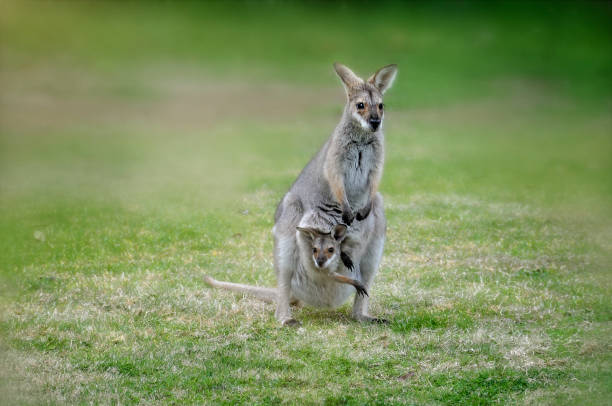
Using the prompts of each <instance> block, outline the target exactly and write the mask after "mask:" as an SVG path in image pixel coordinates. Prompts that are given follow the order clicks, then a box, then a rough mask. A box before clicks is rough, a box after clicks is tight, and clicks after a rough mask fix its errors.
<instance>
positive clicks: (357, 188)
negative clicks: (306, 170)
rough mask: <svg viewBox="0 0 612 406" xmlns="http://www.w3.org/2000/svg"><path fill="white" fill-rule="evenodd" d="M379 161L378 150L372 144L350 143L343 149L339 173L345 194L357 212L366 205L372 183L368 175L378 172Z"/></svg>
mask: <svg viewBox="0 0 612 406" xmlns="http://www.w3.org/2000/svg"><path fill="white" fill-rule="evenodd" d="M380 160H381V157H380V148H378V147H377V146H376V145H375V144H374V143H373V142H370V143H366V144H358V143H350V144H348V145H347V146H346V147H345V148H344V151H343V159H342V160H341V162H342V163H341V165H340V171H341V172H342V177H343V180H344V189H345V193H346V196H347V199H348V201H349V204H350V205H351V207H352V208H353V210H358V209H360V208H361V207H363V206H364V205H365V204H366V203H367V201H368V197H369V195H370V188H371V181H372V177H371V176H370V174H371V172H373V171H378V170H379V164H378V163H379V162H380Z"/></svg>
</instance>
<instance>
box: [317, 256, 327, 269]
mask: <svg viewBox="0 0 612 406" xmlns="http://www.w3.org/2000/svg"><path fill="white" fill-rule="evenodd" d="M324 264H325V258H317V266H318V267H319V268H321V267H322V266H323V265H324Z"/></svg>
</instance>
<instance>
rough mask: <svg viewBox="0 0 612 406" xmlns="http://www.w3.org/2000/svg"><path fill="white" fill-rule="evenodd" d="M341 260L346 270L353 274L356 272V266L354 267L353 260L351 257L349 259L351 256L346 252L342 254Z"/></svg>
mask: <svg viewBox="0 0 612 406" xmlns="http://www.w3.org/2000/svg"><path fill="white" fill-rule="evenodd" d="M340 259H341V260H342V263H343V264H344V266H345V267H346V269H348V270H349V271H351V272H353V271H354V270H355V265H353V260H352V259H351V257H349V255H348V254H347V253H346V252H341V253H340Z"/></svg>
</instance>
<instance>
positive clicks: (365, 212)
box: [355, 201, 372, 221]
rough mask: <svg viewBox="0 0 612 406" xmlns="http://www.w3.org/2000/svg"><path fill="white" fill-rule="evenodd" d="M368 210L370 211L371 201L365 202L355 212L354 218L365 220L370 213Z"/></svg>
mask: <svg viewBox="0 0 612 406" xmlns="http://www.w3.org/2000/svg"><path fill="white" fill-rule="evenodd" d="M370 211H372V202H371V201H370V203H368V204H366V205H365V207H363V208H362V209H361V210H359V211H358V212H357V215H356V216H355V218H356V219H357V221H361V220H365V219H366V218H368V216H369V215H370Z"/></svg>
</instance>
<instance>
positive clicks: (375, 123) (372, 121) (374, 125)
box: [370, 116, 380, 131]
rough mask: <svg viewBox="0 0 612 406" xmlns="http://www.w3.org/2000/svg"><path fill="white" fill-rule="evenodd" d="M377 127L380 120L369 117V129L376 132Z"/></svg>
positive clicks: (376, 117) (375, 117)
mask: <svg viewBox="0 0 612 406" xmlns="http://www.w3.org/2000/svg"><path fill="white" fill-rule="evenodd" d="M378 126H380V118H379V117H378V116H372V117H370V127H372V130H373V131H376V129H377V128H378Z"/></svg>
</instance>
